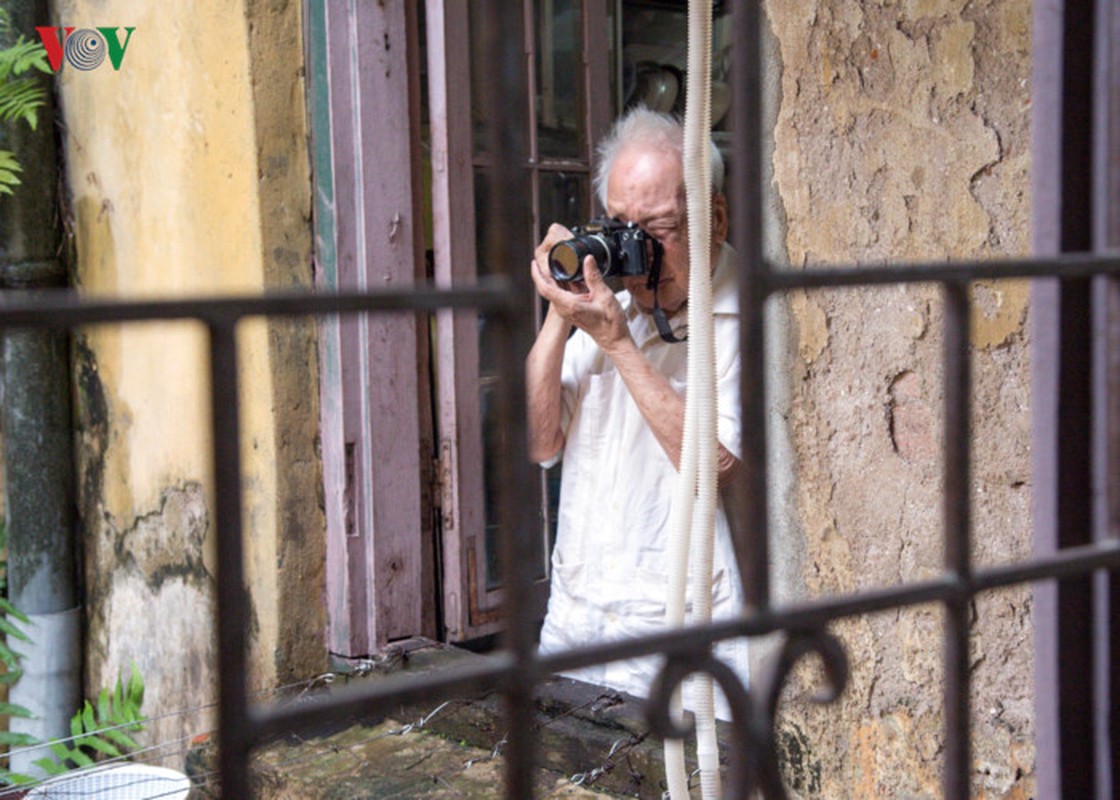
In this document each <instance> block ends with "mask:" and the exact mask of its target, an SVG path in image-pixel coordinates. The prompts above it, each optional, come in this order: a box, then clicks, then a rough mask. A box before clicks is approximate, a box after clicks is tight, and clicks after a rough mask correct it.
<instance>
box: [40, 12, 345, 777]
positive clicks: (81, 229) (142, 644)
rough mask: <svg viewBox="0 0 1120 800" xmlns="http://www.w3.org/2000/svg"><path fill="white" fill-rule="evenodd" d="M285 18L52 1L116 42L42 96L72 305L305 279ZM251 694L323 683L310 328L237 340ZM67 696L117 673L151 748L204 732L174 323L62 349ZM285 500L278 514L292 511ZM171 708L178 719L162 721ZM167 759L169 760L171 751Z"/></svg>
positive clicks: (209, 566) (208, 494) (199, 466)
mask: <svg viewBox="0 0 1120 800" xmlns="http://www.w3.org/2000/svg"><path fill="white" fill-rule="evenodd" d="M300 15H301V10H300V4H299V3H293V2H252V0H245V2H232V3H231V2H228V0H220V1H219V0H202V1H201V2H197V3H192V4H189V5H184V4H156V5H153V4H151V3H147V2H141V0H114V1H112V2H103V3H98V4H90V3H85V2H78V0H58V2H56V3H55V7H54V20H55V22H54V24H57V25H66V26H74V27H79V28H80V27H93V26H105V25H114V24H115V25H120V26H125V25H127V26H135V31H134V33H133V37H132V40H131V42H130V44H129V47H128V49H127V51H126V55H125V58H124V60H123V62H122V66H121V69H120V71H119V72H115V71H113V70H111V69H110V68H107V67H105V68H101V69H97V70H93V71H89V72H78V71H76V70H73V69H64V70H63V72H62V74H61V76H60V87H61V94H62V108H63V119H64V122H65V126H64V129H65V148H66V159H67V177H68V185H69V190H70V193H71V197H70V203H71V212H70V215H71V226H72V231H73V242H74V245H75V247H76V253H77V257H76V266H75V270H74V275H73V279H74V283H75V285H76V286H77V287H78V288H79V290H80V291H81V292H82V293H83V294H86V295H112V296H128V297H136V296H149V297H171V296H199V295H214V294H228V293H257V292H260V291H261V290H262V289H263V288H265V287H267V286H273V285H282V286H286V287H291V286H293V285H300V284H307V283H309V282H310V280H311V267H310V263H311V261H310V246H311V245H310V223H309V218H310V210H309V209H310V180H309V177H308V170H309V166H308V156H307V144H306V120H305V116H304V106H303V82H302V80H303V75H302V41H301V35H302V34H301V32H300V24H301V16H300ZM238 338H239V357H240V371H239V380H240V401H241V404H242V406H241V408H242V415H241V422H242V442H241V446H242V463H243V481H244V497H243V508H244V514H243V524H244V532H245V543H246V557H245V572H246V574H245V581H246V584H247V586H248V587H249V591H250V598H251V609H250V612H249V618H248V619H247V620H246V621H245V622H246V625H247V630H248V631H249V642H250V665H251V670H252V672H251V675H250V676H249V686H250V688H251V689H255V688H266V687H273V686H275V685H276V684H277V683H278V682H279V681H282V680H287V679H290V678H291V677H293V676H294V675H297V674H298V675H307V674H311V673H314V672H317V671H319V670H321V669H323V668H324V667H325V660H326V651H325V644H324V640H323V633H324V630H325V622H324V613H325V612H324V604H323V599H322V598H323V588H324V587H323V583H322V581H323V566H322V564H323V528H324V525H323V519H322V509H321V504H315V503H314V502H311V503H308V502H306V498H309V497H310V498H314V497H315V496H316V489H315V486H317V485H318V475H319V462H318V455H317V449H316V446H315V436H316V430H317V418H318V405H317V401H316V398H317V393H316V391H315V390H314V389H313V388H312V387H313V386H314V385H315V381H316V380H317V369H318V367H317V364H316V361H315V358H314V353H315V340H314V326H313V325H312V324H310V323H308V322H303V323H298V324H297V323H293V322H288V323H283V324H280V323H272V324H270V323H268V322H266V321H264V320H247V321H245V322H243V323H242V324H241V326H240V327H239V329H238ZM76 353H77V355H76V359H75V362H76V363H75V394H76V416H77V450H78V470H79V486H80V490H79V502H80V506H81V508H80V511H81V520H82V527H83V545H84V575H85V587H84V590H85V591H84V604H85V610H86V614H87V634H86V640H87V641H86V691H87V694H88V693H92V692H94V691H96V690H97V689H98V688H100V687H102V686H105V685H108V684H110V683H111V682H112V681H113V680H115V678H116V676H117V675H118V673H119V672H120V671H121V670H125V669H127V667H128V664H129V662H130V661H134V662H136V664H137V665H138V666H139V667H140V670H141V672H142V674H143V677H144V679H145V682H146V685H147V693H146V697H145V707H144V712H145V713H146V714H147V715H148V716H150V717H153V718H155V719H153V722H152V723H151V724H150V725H149V726H148V730H147V732H146V736H147V737H148V739H149V741H152V742H168V741H179V740H180V739H181V737H184V736H190V735H193V734H195V733H198V732H200V731H204V730H208V729H210V727H212V724H213V720H212V719H208V718H207V712H204V711H200V710H199V709H202V708H204V707H206V706H207V704H209V703H212V702H213V701H214V699H215V697H216V688H217V686H216V669H217V654H216V652H215V649H214V641H213V619H214V612H215V608H214V602H215V595H214V593H215V587H216V584H215V579H216V564H215V563H214V558H215V550H214V542H215V530H214V525H213V522H214V520H213V501H214V488H213V474H212V468H211V463H210V447H211V434H210V415H209V388H210V386H209V380H208V378H207V375H208V359H207V345H206V339H205V333H204V330H203V329H202V328H201V327H200V326H199V325H197V324H195V323H145V324H143V325H128V326H98V327H94V328H89V329H86V330H83V331H81V332H79V333H78V335H77V337H76ZM298 495H302V497H303V498H304V501H303V502H302V503H297V502H296V500H295V497H296V496H298ZM184 710H188V711H189V712H190V713H187V714H184V715H180V714H176V713H173V712H180V711H184ZM171 758H172V760H174V759H176V758H181V755H179V754H178V751H177V750H174V749H173V755H172V756H171Z"/></svg>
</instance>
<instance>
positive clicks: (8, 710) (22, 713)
mask: <svg viewBox="0 0 1120 800" xmlns="http://www.w3.org/2000/svg"><path fill="white" fill-rule="evenodd" d="M0 716H4V717H19V718H20V719H35V715H34V714H32V713H31V712H30V711H28V710H27V709H26V708H24V707H23V706H21V705H18V704H16V703H0ZM0 733H2V731H0Z"/></svg>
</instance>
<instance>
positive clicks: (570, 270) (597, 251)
mask: <svg viewBox="0 0 1120 800" xmlns="http://www.w3.org/2000/svg"><path fill="white" fill-rule="evenodd" d="M588 256H594V257H595V265H596V266H597V267H599V271H600V272H602V273H603V274H604V275H606V274H607V273H608V272H609V267H610V262H611V256H610V250H609V249H608V248H607V243H606V242H605V241H603V237H601V236H597V235H594V234H591V235H586V236H577V237H576V238H574V239H568V240H567V241H563V242H557V243H556V244H554V245H553V246H552V249H551V250H549V251H548V268H549V270H550V271H551V272H552V277H553V278H554V279H555V280H556V281H557V282H558V283H566V282H569V281H578V280H582V279H583V260H584V259H585V258H587V257H588Z"/></svg>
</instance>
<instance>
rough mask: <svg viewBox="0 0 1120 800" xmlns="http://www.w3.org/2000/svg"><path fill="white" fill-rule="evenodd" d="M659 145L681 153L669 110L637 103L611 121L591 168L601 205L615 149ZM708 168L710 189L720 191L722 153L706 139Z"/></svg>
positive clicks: (677, 125)
mask: <svg viewBox="0 0 1120 800" xmlns="http://www.w3.org/2000/svg"><path fill="white" fill-rule="evenodd" d="M637 144H641V145H650V146H652V147H657V148H663V149H665V150H670V151H672V152H674V153H676V154H677V156H678V157H679V158H682V159H683V157H684V127H683V126H682V125H681V121H680V120H679V119H678V118H677V117H674V116H672V115H671V114H663V113H661V112H659V111H651V110H650V109H648V108H646V107H645V106H637V107H635V108H633V109H632V110H630V111H628V112H627V113H626V114H625V115H623V116H622V117H620V118H619V119H618V120H616V121H615V123H614V126H613V127H612V128H611V131H610V133H608V134H607V135H606V136H605V137H603V140H602V141H601V142H600V143H599V148H598V153H599V166H598V168H597V169H596V170H595V194H596V196H597V197H598V198H599V202H600V203H601V204H602V206H603V208H604V209H605V208H606V207H607V180H608V178H609V177H610V174H611V170H612V169H614V162H615V159H616V158H618V155H619V153H621V152H622V151H623V150H625V149H627V148H628V147H631V146H632V145H637ZM709 150H710V152H711V158H712V163H711V169H712V193H713V194H716V193H718V192H722V191H723V156H722V155H720V152H719V148H718V147H716V145H715V142H709Z"/></svg>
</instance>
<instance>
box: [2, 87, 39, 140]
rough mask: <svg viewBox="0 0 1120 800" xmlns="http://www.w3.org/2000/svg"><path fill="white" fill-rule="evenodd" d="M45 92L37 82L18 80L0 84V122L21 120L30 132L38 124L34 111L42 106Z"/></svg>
mask: <svg viewBox="0 0 1120 800" xmlns="http://www.w3.org/2000/svg"><path fill="white" fill-rule="evenodd" d="M46 100H47V90H46V89H44V88H43V87H42V86H41V85H40V84H39V82H38V81H34V80H32V79H31V78H20V79H18V80H14V81H11V82H10V83H9V82H2V83H0V122H8V121H11V120H23V121H24V122H26V123H27V124H28V125H29V126H30V127H31V129H32V130H34V129H35V125H36V124H37V122H38V117H37V116H36V113H35V109H37V108H39V107H40V106H42V105H44V104H45V103H46Z"/></svg>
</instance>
